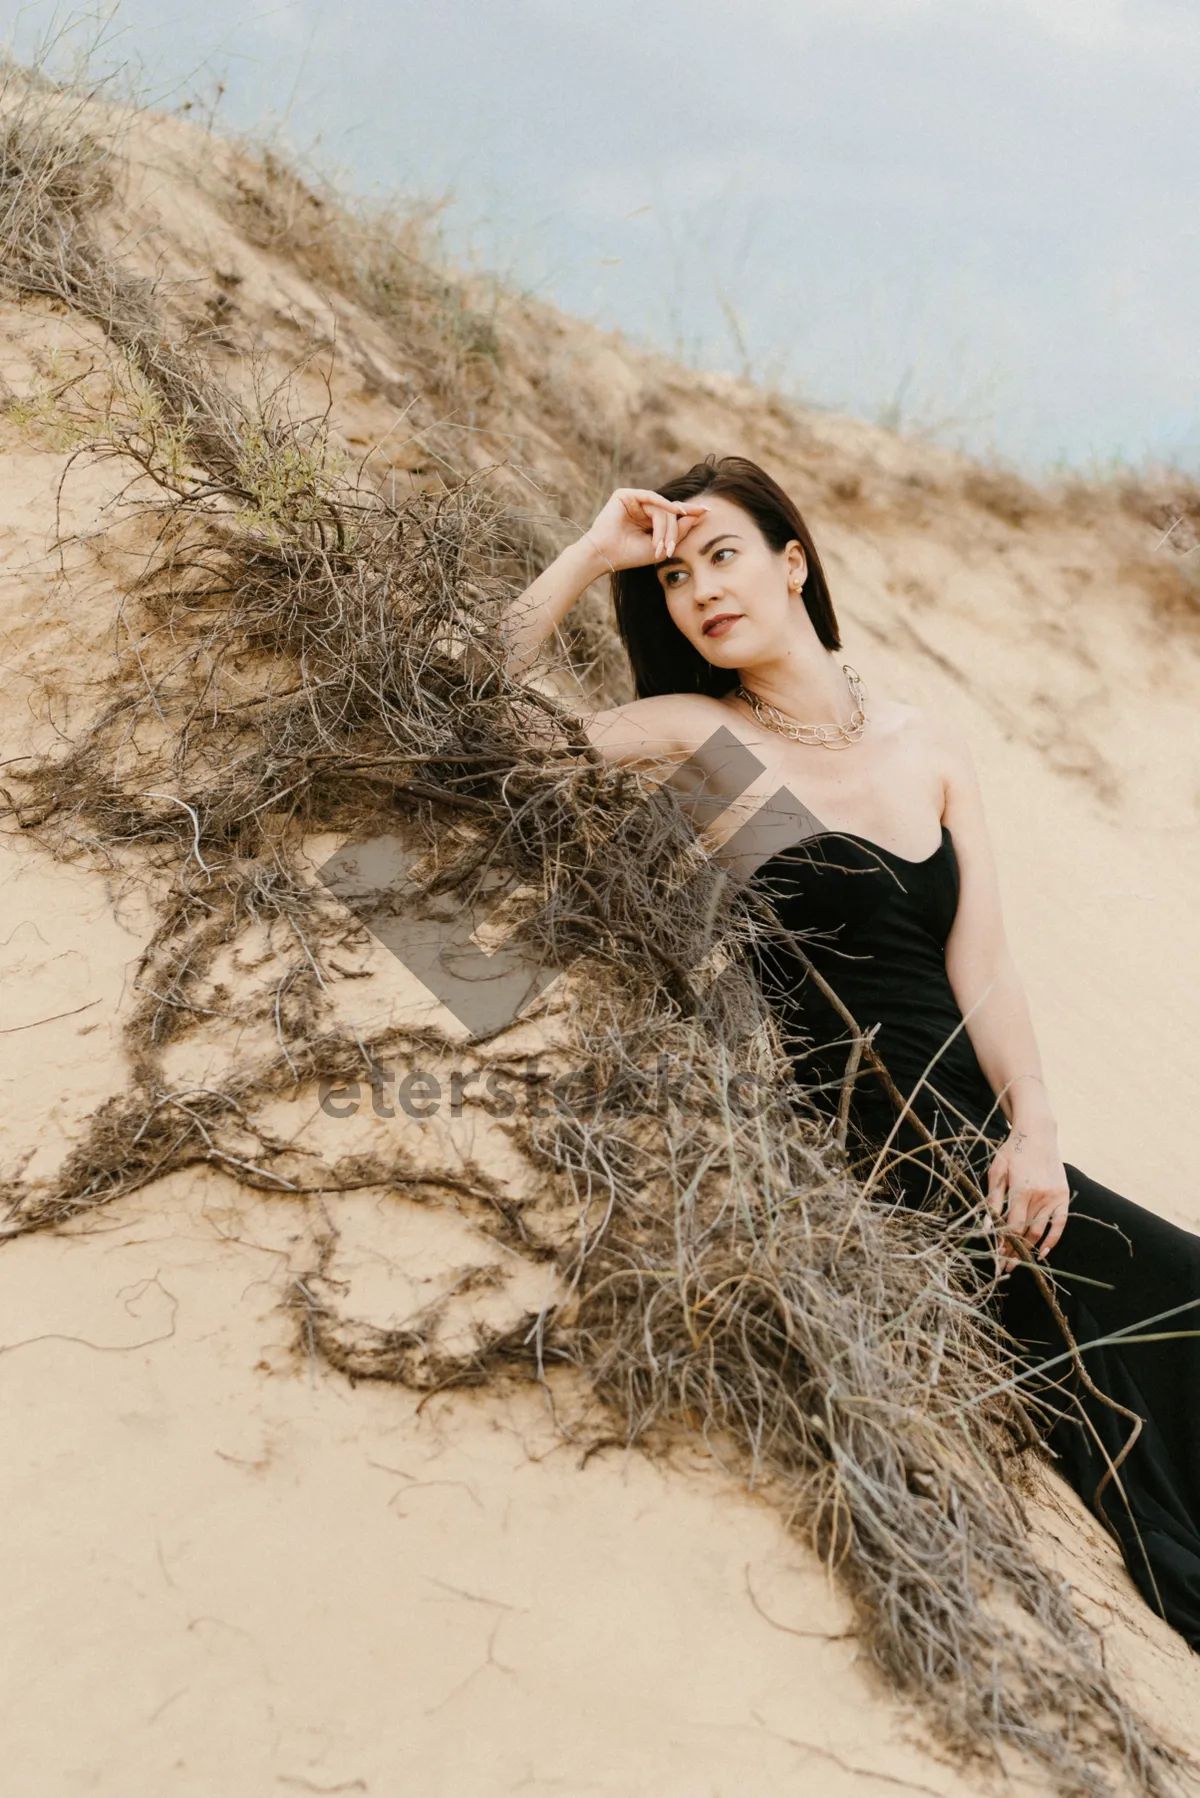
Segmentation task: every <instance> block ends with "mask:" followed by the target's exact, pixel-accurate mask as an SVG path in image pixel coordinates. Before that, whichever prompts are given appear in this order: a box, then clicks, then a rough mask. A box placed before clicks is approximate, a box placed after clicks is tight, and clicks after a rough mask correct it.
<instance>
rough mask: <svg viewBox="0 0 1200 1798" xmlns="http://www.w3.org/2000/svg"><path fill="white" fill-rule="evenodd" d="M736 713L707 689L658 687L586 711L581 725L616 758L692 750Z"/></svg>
mask: <svg viewBox="0 0 1200 1798" xmlns="http://www.w3.org/2000/svg"><path fill="white" fill-rule="evenodd" d="M735 718H736V713H734V712H733V710H732V709H731V708H730V707H729V706H727V705H725V704H723V703H722V701H721V700H719V699H713V698H710V697H709V696H708V695H707V694H704V693H660V694H656V695H655V696H654V697H653V698H651V699H633V700H630V701H629V703H628V704H627V705H615V706H608V707H606V708H605V709H604V710H602V711H596V712H590V713H585V714H584V715H583V720H582V722H583V727H584V730H585V731H586V733H587V735H588V738H589V740H590V741H591V742H592V743H594V744H595V746H596V748H597V749H598V750H599V751H600V753H601V754H602V755H603V756H605V757H606V758H607V759H609V760H611V761H615V762H642V761H645V760H646V759H647V758H656V757H661V758H663V759H666V760H672V761H673V760H676V759H678V758H680V757H682V756H687V755H691V754H692V753H693V751H694V750H696V749H698V748H699V747H700V745H701V744H702V743H704V742H705V741H706V740H707V739H708V738H709V737H711V736H712V734H713V732H714V731H715V730H717V729H719V727H720V726H721V725H725V726H726V727H729V726H731V725H732V724H733V723H734V721H735Z"/></svg>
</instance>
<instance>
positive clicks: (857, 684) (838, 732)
mask: <svg viewBox="0 0 1200 1798" xmlns="http://www.w3.org/2000/svg"><path fill="white" fill-rule="evenodd" d="M842 673H843V674H844V675H845V676H846V685H847V686H848V687H849V689H850V697H851V699H853V701H854V710H853V712H852V713H851V715H850V722H849V724H801V723H799V722H798V721H797V720H796V719H795V718H789V717H788V715H787V713H786V712H781V711H780V710H779V707H778V706H774V705H769V704H768V703H767V701H766V700H765V699H760V698H759V696H758V694H757V693H752V692H751V691H750V688H749V687H742V686H739V687H738V688H737V691H736V697H737V698H738V699H744V700H745V701H746V702H747V704H748V705H749V707H750V709H751V711H752V712H753V713H754V716H755V717H756V718H757V719H758V722H759V723H760V724H763V725H765V726H766V728H767V729H768V730H777V731H778V732H779V734H780V735H781V736H784V737H790V738H791V739H792V741H793V742H794V743H811V744H813V745H816V744H820V746H821V748H822V749H849V747H850V745H851V744H852V743H857V742H858V740H859V738H860V737H861V736H862V734H863V731H864V730H865V729H866V727H867V723H868V719H867V714H866V712H865V711H864V710H863V708H864V706H865V705H866V703H867V690H866V688H865V687H864V686H863V684H862V681H861V680H860V679H859V677H858V675H857V674H856V673H855V671H854V669H853V668H852V667H851V666H850V664H849V662H843V663H842Z"/></svg>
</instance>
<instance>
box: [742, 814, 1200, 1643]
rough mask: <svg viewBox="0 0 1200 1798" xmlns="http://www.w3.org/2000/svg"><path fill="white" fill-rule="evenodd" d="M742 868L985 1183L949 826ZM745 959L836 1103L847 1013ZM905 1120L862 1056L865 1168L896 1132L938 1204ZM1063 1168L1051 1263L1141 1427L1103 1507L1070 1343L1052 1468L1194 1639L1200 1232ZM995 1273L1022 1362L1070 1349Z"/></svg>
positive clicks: (985, 1147) (812, 1082)
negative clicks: (958, 953)
mask: <svg viewBox="0 0 1200 1798" xmlns="http://www.w3.org/2000/svg"><path fill="white" fill-rule="evenodd" d="M814 822H815V821H814ZM776 840H778V839H776ZM743 872H745V870H744V869H743ZM749 880H750V882H751V885H752V886H753V887H754V888H755V889H757V890H758V891H759V892H760V893H761V894H763V895H764V896H765V897H766V898H767V899H768V900H769V902H770V905H771V908H772V911H773V912H774V914H775V915H776V916H777V917H778V919H779V921H780V923H781V924H782V925H783V926H784V928H785V930H787V931H789V932H795V933H797V934H798V935H800V936H802V937H803V949H804V954H805V955H806V956H807V957H808V958H809V960H810V961H811V963H812V965H813V967H814V968H816V969H817V971H818V972H819V973H820V974H821V975H822V976H823V978H824V979H825V981H826V982H827V983H828V985H829V986H830V987H831V988H832V989H833V991H834V992H835V993H836V994H837V996H838V997H839V999H840V1000H841V1002H842V1004H843V1005H844V1006H845V1007H846V1008H847V1010H848V1011H849V1012H850V1013H851V1014H852V1016H853V1018H854V1019H855V1021H856V1023H857V1024H858V1026H859V1028H860V1029H861V1030H864V1031H865V1030H866V1029H868V1028H869V1027H870V1026H871V1025H877V1026H878V1030H877V1032H876V1035H875V1038H874V1047H875V1049H876V1051H877V1053H878V1054H879V1056H880V1058H881V1059H882V1061H883V1062H884V1064H885V1066H886V1068H887V1070H888V1073H889V1074H890V1076H891V1079H892V1081H893V1082H894V1084H895V1086H896V1087H897V1088H898V1089H899V1091H900V1092H901V1094H902V1095H903V1096H904V1098H905V1099H906V1100H909V1101H910V1103H911V1105H912V1109H913V1110H914V1111H915V1112H916V1114H917V1115H918V1116H919V1118H920V1119H921V1121H922V1123H923V1124H924V1125H925V1126H926V1128H927V1129H928V1130H929V1131H931V1132H932V1134H933V1135H934V1136H935V1137H936V1138H938V1139H939V1141H940V1142H942V1143H946V1142H947V1141H948V1139H955V1140H956V1141H957V1144H958V1145H959V1149H960V1152H961V1155H962V1157H963V1159H964V1162H965V1165H966V1167H967V1168H968V1169H969V1171H970V1173H971V1175H972V1176H973V1177H974V1179H975V1180H976V1181H977V1182H979V1183H980V1184H983V1183H984V1181H985V1179H986V1170H987V1164H988V1161H989V1160H990V1158H991V1155H992V1153H993V1151H994V1148H995V1145H996V1144H997V1143H998V1142H1000V1141H1002V1140H1003V1138H1004V1137H1005V1135H1006V1134H1007V1129H1008V1126H1007V1121H1006V1120H1005V1118H1004V1116H1003V1113H1002V1112H1001V1110H1000V1107H999V1105H998V1104H997V1102H996V1099H995V1096H994V1094H993V1093H992V1090H991V1088H990V1086H989V1085H988V1082H987V1079H986V1078H985V1076H984V1073H983V1070H982V1068H981V1067H980V1065H979V1062H978V1061H977V1060H976V1057H975V1053H974V1050H973V1049H972V1046H971V1041H970V1038H969V1036H968V1034H967V1031H966V1028H965V1026H964V1023H963V1017H962V1013H961V1011H960V1010H959V1007H958V1004H957V1002H956V1000H955V998H954V993H953V990H952V988H951V985H950V981H949V977H948V975H947V973H946V961H945V948H946V940H947V937H948V936H949V933H950V927H951V925H952V924H953V922H954V917H955V913H956V910H957V906H958V891H959V873H958V860H957V857H956V855H955V852H954V843H953V839H952V838H951V835H950V832H949V831H948V830H947V829H946V828H945V827H943V830H942V841H941V844H940V846H939V848H937V849H936V850H935V851H934V853H933V854H932V855H931V856H929V857H927V858H926V859H925V860H924V861H919V862H913V861H909V860H908V859H907V858H905V857H904V856H900V855H895V854H893V853H892V852H891V851H890V850H885V849H881V848H879V847H878V846H877V845H876V844H874V843H872V842H870V840H869V839H867V838H865V837H858V836H854V835H851V834H846V833H843V832H833V831H828V830H825V829H824V828H823V827H821V828H819V829H817V830H815V831H813V832H812V833H811V834H810V835H808V836H807V837H805V838H804V839H803V840H801V841H800V842H796V843H792V844H791V845H790V846H789V847H787V848H784V849H782V850H780V851H779V852H778V853H775V854H771V855H769V856H768V857H767V858H766V860H764V861H761V862H759V863H758V865H757V866H755V867H754V868H753V869H752V870H751V871H750V872H749ZM754 960H755V963H756V969H757V972H758V975H759V978H760V981H761V983H762V985H763V988H764V991H765V993H766V995H767V997H768V999H769V1000H770V1002H771V1004H772V1007H773V1009H774V1010H775V1012H776V1015H777V1016H778V1018H779V1020H780V1022H781V1025H782V1027H783V1030H784V1034H785V1039H786V1040H787V1043H788V1049H789V1053H790V1055H791V1056H792V1059H793V1064H794V1066H795V1070H796V1075H797V1079H798V1081H799V1082H800V1084H801V1085H802V1086H804V1087H805V1088H807V1089H809V1090H810V1091H813V1092H814V1095H815V1097H816V1100H817V1103H818V1104H820V1105H822V1106H823V1107H825V1108H827V1109H828V1110H829V1111H830V1112H836V1108H837V1103H838V1100H839V1098H840V1095H841V1088H842V1081H843V1076H844V1074H845V1070H846V1058H847V1053H848V1050H849V1047H850V1041H851V1033H850V1031H849V1028H848V1026H847V1024H846V1022H845V1020H844V1019H843V1018H842V1017H841V1016H840V1015H839V1014H838V1013H837V1011H836V1010H835V1009H834V1008H833V1006H831V1005H830V1003H829V1001H828V999H827V998H826V997H825V996H824V995H823V994H822V993H821V991H820V990H819V988H818V986H817V985H816V983H815V982H814V981H813V980H812V979H811V978H810V977H809V975H808V971H807V969H806V967H805V965H804V962H803V960H802V959H801V958H799V957H797V956H796V955H795V954H794V953H793V952H792V951H791V950H790V949H789V948H788V947H787V945H786V944H785V943H783V942H778V941H775V940H772V941H770V942H766V943H762V944H760V945H759V946H758V947H757V948H756V950H755V953H754ZM896 1124H897V1107H896V1103H895V1100H894V1097H893V1096H891V1095H890V1094H889V1093H888V1091H887V1090H886V1087H885V1085H884V1084H883V1083H882V1082H881V1080H880V1078H879V1076H878V1075H877V1074H874V1073H872V1072H870V1071H869V1070H867V1069H864V1070H863V1071H861V1072H860V1073H859V1075H858V1079H857V1084H856V1087H855V1095H854V1100H853V1104H852V1108H851V1113H850V1125H851V1128H850V1138H849V1149H850V1154H851V1158H852V1160H854V1161H856V1162H857V1163H858V1164H859V1166H860V1171H865V1169H867V1168H869V1167H871V1166H873V1165H874V1164H875V1162H876V1158H877V1156H878V1154H879V1151H880V1147H881V1145H882V1144H884V1143H885V1142H886V1141H887V1139H888V1137H889V1134H890V1133H891V1135H892V1140H891V1143H890V1145H889V1152H888V1156H887V1161H888V1168H889V1171H888V1173H887V1175H886V1179H887V1181H888V1182H889V1184H890V1185H891V1187H892V1188H893V1189H894V1190H895V1191H896V1192H897V1193H898V1195H899V1197H900V1198H901V1200H902V1202H904V1203H908V1204H916V1205H920V1206H923V1207H924V1206H929V1205H932V1204H938V1203H946V1202H948V1201H947V1200H946V1199H945V1198H944V1197H943V1195H945V1194H946V1192H947V1186H946V1181H945V1175H944V1169H945V1165H946V1163H945V1158H944V1156H939V1154H938V1152H937V1151H931V1150H930V1149H929V1147H928V1143H927V1140H926V1139H925V1138H924V1137H923V1136H922V1135H921V1134H920V1133H919V1132H918V1131H917V1130H915V1129H914V1128H913V1127H912V1125H911V1124H903V1125H901V1127H900V1128H899V1129H898V1130H897V1128H896ZM938 1166H940V1168H941V1169H942V1170H943V1172H942V1173H941V1174H940V1175H939V1173H938V1172H937V1167H938ZM1066 1173H1067V1179H1068V1181H1069V1183H1070V1188H1071V1211H1070V1216H1069V1218H1068V1221H1067V1225H1066V1228H1065V1230H1064V1231H1063V1235H1062V1237H1061V1239H1060V1240H1059V1242H1058V1244H1057V1245H1056V1247H1055V1248H1054V1249H1053V1250H1052V1251H1051V1253H1050V1255H1049V1257H1048V1258H1047V1261H1046V1263H1045V1264H1044V1265H1045V1266H1046V1267H1049V1268H1050V1269H1051V1270H1052V1271H1053V1275H1054V1286H1055V1289H1056V1296H1057V1298H1058V1302H1059V1305H1060V1306H1061V1309H1062V1311H1063V1313H1064V1315H1065V1317H1066V1320H1067V1323H1068V1325H1069V1327H1070V1329H1071V1332H1072V1334H1073V1336H1074V1338H1075V1341H1076V1342H1077V1343H1078V1344H1079V1346H1080V1348H1081V1350H1082V1355H1083V1362H1084V1365H1085V1367H1086V1369H1087V1372H1088V1374H1089V1376H1090V1378H1091V1380H1092V1381H1093V1382H1094V1383H1095V1385H1096V1386H1097V1387H1098V1388H1099V1389H1100V1391H1101V1392H1103V1393H1106V1394H1107V1395H1108V1396H1109V1397H1110V1398H1112V1399H1115V1400H1116V1401H1117V1402H1118V1403H1119V1404H1120V1405H1122V1406H1124V1407H1125V1408H1126V1409H1127V1410H1129V1411H1132V1412H1135V1413H1136V1414H1137V1416H1139V1417H1141V1418H1142V1419H1143V1428H1142V1432H1141V1435H1140V1436H1139V1438H1138V1440H1137V1442H1136V1443H1135V1444H1134V1447H1133V1449H1132V1450H1131V1452H1130V1453H1129V1454H1128V1456H1127V1457H1126V1458H1125V1460H1124V1461H1123V1462H1122V1463H1121V1466H1120V1470H1119V1475H1118V1480H1119V1484H1118V1483H1117V1482H1115V1481H1111V1480H1110V1481H1109V1482H1108V1483H1107V1485H1106V1488H1105V1490H1104V1493H1103V1496H1102V1498H1101V1500H1100V1503H1099V1506H1097V1504H1096V1501H1095V1494H1096V1489H1097V1486H1098V1484H1099V1483H1100V1482H1101V1481H1102V1480H1103V1478H1104V1476H1105V1473H1106V1470H1107V1468H1108V1465H1109V1461H1111V1460H1115V1459H1116V1458H1117V1456H1118V1455H1119V1454H1120V1453H1121V1450H1122V1449H1123V1448H1124V1446H1125V1444H1126V1442H1127V1441H1128V1438H1129V1434H1130V1427H1131V1426H1130V1424H1129V1421H1128V1419H1127V1418H1125V1417H1122V1416H1121V1415H1120V1414H1119V1413H1117V1412H1115V1411H1113V1410H1111V1409H1110V1408H1109V1407H1108V1406H1106V1405H1104V1404H1102V1403H1101V1402H1100V1401H1098V1400H1097V1399H1096V1398H1095V1397H1094V1396H1093V1395H1091V1394H1089V1393H1088V1391H1087V1389H1086V1386H1084V1385H1083V1383H1082V1382H1081V1381H1080V1380H1079V1378H1078V1375H1077V1373H1076V1372H1075V1371H1074V1370H1073V1368H1072V1365H1071V1363H1070V1361H1069V1360H1068V1361H1066V1362H1059V1363H1058V1364H1057V1365H1056V1366H1055V1368H1054V1370H1053V1375H1052V1377H1053V1379H1054V1380H1055V1381H1056V1382H1057V1386H1056V1388H1054V1389H1053V1405H1054V1411H1053V1413H1052V1415H1053V1416H1054V1422H1053V1427H1052V1428H1051V1429H1050V1430H1049V1431H1048V1434H1047V1440H1048V1442H1049V1445H1050V1447H1051V1448H1052V1449H1053V1450H1054V1452H1055V1454H1056V1455H1057V1456H1058V1461H1057V1465H1058V1467H1059V1469H1060V1471H1061V1472H1062V1473H1063V1474H1064V1475H1065V1477H1066V1478H1067V1479H1068V1480H1069V1481H1070V1482H1071V1484H1072V1485H1073V1486H1074V1487H1075V1489H1076V1491H1077V1492H1078V1493H1079V1494H1080V1496H1081V1497H1082V1498H1083V1499H1084V1501H1085V1502H1086V1503H1087V1504H1088V1505H1089V1506H1090V1507H1091V1508H1092V1509H1093V1510H1097V1509H1098V1511H1099V1514H1100V1515H1101V1517H1102V1518H1103V1520H1104V1521H1105V1522H1106V1523H1107V1524H1108V1525H1109V1527H1110V1528H1111V1529H1112V1530H1113V1531H1114V1533H1115V1534H1116V1536H1117V1538H1118V1540H1119V1541H1120V1544H1121V1548H1122V1551H1123V1553H1124V1556H1125V1562H1126V1565H1127V1566H1128V1568H1129V1571H1130V1574H1131V1575H1132V1577H1133V1579H1134V1581H1135V1583H1136V1584H1137V1586H1138V1588H1139V1590H1140V1591H1141V1592H1142V1594H1143V1596H1144V1597H1145V1598H1146V1599H1147V1601H1148V1602H1149V1604H1150V1605H1151V1606H1152V1608H1153V1609H1154V1610H1155V1611H1157V1612H1158V1613H1159V1614H1160V1615H1162V1616H1164V1617H1166V1619H1167V1620H1168V1622H1170V1623H1171V1624H1173V1625H1174V1627H1175V1628H1176V1629H1177V1630H1178V1631H1179V1632H1180V1633H1181V1634H1182V1635H1183V1636H1184V1637H1185V1638H1186V1639H1187V1641H1188V1642H1189V1643H1190V1644H1191V1646H1192V1647H1193V1648H1194V1649H1197V1650H1200V1235H1193V1234H1192V1233H1191V1232H1190V1231H1187V1230H1181V1229H1179V1228H1177V1227H1176V1226H1175V1225H1174V1224H1170V1223H1167V1222H1166V1221H1165V1220H1164V1219H1162V1218H1159V1217H1156V1216H1155V1215H1154V1213H1153V1212H1150V1211H1145V1210H1143V1209H1142V1208H1141V1207H1140V1206H1138V1205H1135V1204H1133V1203H1132V1202H1131V1201H1130V1200H1129V1199H1126V1198H1122V1197H1121V1195H1120V1194H1119V1193H1115V1192H1110V1191H1109V1190H1108V1188H1107V1187H1104V1186H1101V1185H1099V1184H1098V1183H1097V1182H1096V1181H1095V1180H1090V1179H1089V1178H1088V1177H1087V1175H1086V1174H1083V1173H1081V1172H1080V1171H1079V1169H1078V1168H1075V1167H1072V1166H1069V1165H1068V1166H1067V1169H1066ZM1001 1290H1002V1292H1003V1297H1002V1298H1000V1299H999V1301H998V1303H999V1304H1000V1306H1001V1315H1002V1321H1003V1322H1004V1324H1005V1325H1006V1327H1007V1328H1008V1329H1009V1330H1010V1331H1011V1333H1012V1334H1013V1336H1015V1337H1016V1338H1017V1339H1018V1341H1019V1342H1020V1343H1021V1345H1022V1350H1023V1352H1024V1353H1025V1355H1026V1356H1027V1358H1028V1362H1029V1365H1030V1368H1031V1369H1032V1368H1033V1367H1036V1366H1038V1365H1040V1364H1044V1363H1045V1362H1046V1361H1048V1360H1050V1358H1051V1357H1053V1356H1056V1355H1062V1354H1063V1352H1064V1339H1063V1337H1062V1334H1061V1331H1060V1329H1059V1326H1058V1324H1057V1323H1056V1322H1055V1319H1054V1316H1053V1312H1052V1311H1051V1309H1050V1307H1049V1306H1048V1304H1047V1303H1046V1300H1045V1298H1044V1296H1043V1295H1042V1293H1041V1291H1040V1289H1039V1287H1038V1285H1037V1282H1036V1280H1035V1279H1034V1278H1033V1276H1032V1275H1031V1273H1030V1272H1029V1270H1028V1269H1027V1268H1026V1267H1024V1266H1018V1267H1017V1268H1015V1269H1014V1270H1013V1271H1012V1272H1011V1273H1010V1274H1009V1275H1008V1276H1007V1277H1006V1279H1005V1280H1004V1281H1003V1282H1002V1287H1001ZM1188 1332H1191V1334H1188ZM1156 1335H1157V1336H1158V1337H1159V1339H1158V1340H1154V1338H1155V1336H1156ZM1113 1338H1117V1340H1115V1341H1114V1340H1113ZM1088 1345H1090V1346H1088ZM1045 1378H1046V1376H1042V1383H1040V1384H1039V1386H1038V1390H1039V1392H1040V1393H1041V1395H1042V1396H1045V1385H1044V1382H1045ZM1093 1432H1094V1434H1093Z"/></svg>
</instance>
